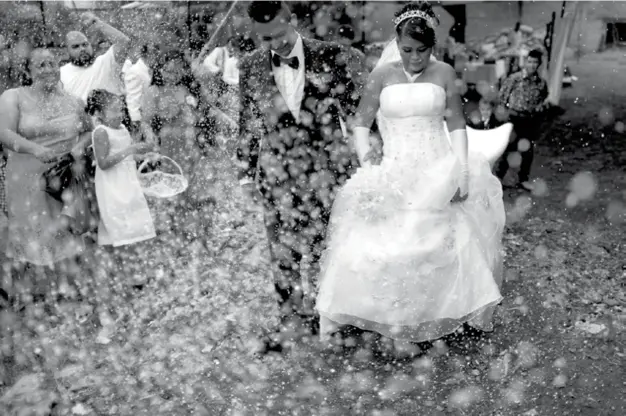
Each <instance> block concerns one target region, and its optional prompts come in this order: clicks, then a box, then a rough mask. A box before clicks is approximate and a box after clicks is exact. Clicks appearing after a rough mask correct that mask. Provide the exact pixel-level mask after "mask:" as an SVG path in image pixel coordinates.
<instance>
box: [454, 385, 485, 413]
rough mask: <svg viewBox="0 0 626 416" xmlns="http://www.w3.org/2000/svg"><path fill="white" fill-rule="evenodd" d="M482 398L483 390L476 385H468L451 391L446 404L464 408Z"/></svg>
mask: <svg viewBox="0 0 626 416" xmlns="http://www.w3.org/2000/svg"><path fill="white" fill-rule="evenodd" d="M482 398H483V390H482V389H481V388H480V387H477V386H469V387H466V388H464V389H460V390H456V391H453V392H452V394H450V397H449V398H448V405H449V406H450V407H452V408H455V409H462V410H465V409H467V408H469V407H470V406H471V405H473V404H474V403H476V402H479V401H480V400H482Z"/></svg>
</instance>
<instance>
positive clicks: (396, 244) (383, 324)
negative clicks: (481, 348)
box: [317, 82, 505, 342]
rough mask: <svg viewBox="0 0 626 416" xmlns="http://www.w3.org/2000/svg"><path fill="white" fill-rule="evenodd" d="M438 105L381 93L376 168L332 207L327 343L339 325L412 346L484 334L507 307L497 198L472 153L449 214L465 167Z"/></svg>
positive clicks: (323, 299)
mask: <svg viewBox="0 0 626 416" xmlns="http://www.w3.org/2000/svg"><path fill="white" fill-rule="evenodd" d="M445 102H446V93H445V91H444V89H443V88H442V87H440V86H438V85H435V84H431V83H426V82H417V83H412V84H406V83H405V84H397V85H391V86H387V87H385V88H384V89H383V91H382V92H381V96H380V112H379V119H378V124H379V128H380V131H381V135H382V138H383V142H384V158H383V161H382V163H381V164H380V165H378V166H369V167H365V168H361V169H359V170H358V171H357V172H356V173H355V175H353V177H352V178H351V179H350V180H349V181H348V182H347V183H346V184H345V186H344V187H343V188H342V189H341V191H340V192H339V193H338V195H337V198H336V200H335V205H334V207H333V213H332V217H331V221H330V226H329V234H328V236H329V241H328V246H327V250H326V251H325V253H324V255H323V257H322V261H321V274H320V287H319V292H318V298H317V309H318V311H319V313H320V318H321V334H322V337H323V338H324V337H326V336H328V335H329V334H330V333H332V332H334V331H335V330H336V329H337V328H338V326H340V325H354V326H357V327H360V328H362V329H365V330H371V331H376V332H378V333H380V334H382V335H385V336H387V337H390V338H394V339H398V340H407V341H412V342H421V341H426V340H432V339H436V338H439V337H441V336H443V335H446V334H448V333H451V332H453V331H455V330H456V329H457V328H458V327H459V326H460V325H462V324H463V323H465V322H467V323H469V324H470V325H472V326H474V327H476V328H479V329H482V330H486V331H488V330H491V317H492V313H493V309H494V307H495V306H496V305H497V304H498V303H499V302H500V301H501V299H502V297H501V295H500V290H499V286H500V283H501V278H502V255H501V238H502V232H503V228H504V221H505V214H504V205H503V201H502V188H501V185H500V182H499V181H498V179H497V178H496V177H495V176H493V174H492V173H491V169H490V166H489V163H488V162H487V160H486V159H485V157H484V156H482V155H480V154H476V153H472V152H470V157H469V163H470V183H469V185H470V186H469V197H468V199H467V200H466V201H465V202H463V203H459V204H451V203H450V200H451V198H452V197H453V195H454V193H455V192H456V190H457V188H458V179H459V176H460V166H459V164H458V162H457V158H456V157H455V155H454V154H453V152H452V148H451V146H450V142H449V141H448V139H447V134H446V130H445V126H444V119H443V116H444V112H445V107H446V105H445Z"/></svg>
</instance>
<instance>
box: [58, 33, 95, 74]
mask: <svg viewBox="0 0 626 416" xmlns="http://www.w3.org/2000/svg"><path fill="white" fill-rule="evenodd" d="M65 45H66V47H67V53H68V54H69V56H70V61H72V63H73V64H74V65H76V66H89V65H91V64H92V63H93V60H94V55H93V48H92V47H91V43H90V42H89V39H87V36H85V34H84V33H82V32H77V31H71V32H68V34H67V35H65Z"/></svg>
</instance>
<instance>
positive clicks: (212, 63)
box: [203, 37, 241, 85]
mask: <svg viewBox="0 0 626 416" xmlns="http://www.w3.org/2000/svg"><path fill="white" fill-rule="evenodd" d="M239 43H240V39H239V38H236V37H231V38H230V39H228V42H227V43H226V45H225V46H220V47H217V48H215V49H213V51H212V52H211V53H210V54H209V55H208V56H207V57H206V58H205V59H204V62H203V65H204V67H205V68H206V69H207V70H208V71H209V72H210V73H211V74H213V75H218V74H221V79H222V81H224V82H225V83H226V84H228V85H237V84H238V83H239V69H238V68H237V65H238V62H239V55H240V54H241V50H240V48H239Z"/></svg>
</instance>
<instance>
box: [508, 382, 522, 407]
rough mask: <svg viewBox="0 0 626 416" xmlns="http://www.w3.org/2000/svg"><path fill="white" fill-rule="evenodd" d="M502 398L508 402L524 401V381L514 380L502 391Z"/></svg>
mask: <svg viewBox="0 0 626 416" xmlns="http://www.w3.org/2000/svg"><path fill="white" fill-rule="evenodd" d="M504 400H506V401H507V402H508V403H510V404H521V403H522V402H523V401H524V383H523V382H522V381H514V382H512V383H511V385H510V386H509V387H508V388H507V389H506V390H505V391H504Z"/></svg>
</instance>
